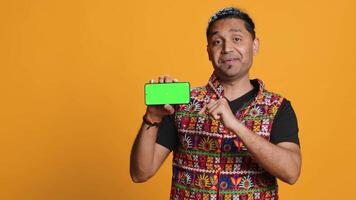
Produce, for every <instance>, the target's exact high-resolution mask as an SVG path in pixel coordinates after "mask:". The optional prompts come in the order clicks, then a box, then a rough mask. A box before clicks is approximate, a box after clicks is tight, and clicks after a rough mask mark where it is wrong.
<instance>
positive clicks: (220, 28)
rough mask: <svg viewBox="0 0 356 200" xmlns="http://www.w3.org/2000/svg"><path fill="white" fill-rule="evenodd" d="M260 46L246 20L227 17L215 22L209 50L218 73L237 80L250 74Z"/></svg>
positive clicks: (223, 76)
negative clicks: (246, 25) (245, 22)
mask: <svg viewBox="0 0 356 200" xmlns="http://www.w3.org/2000/svg"><path fill="white" fill-rule="evenodd" d="M258 47H259V42H258V39H255V40H253V39H252V36H251V34H250V33H249V32H248V31H247V30H246V28H245V25H244V21H242V20H240V19H236V18H227V19H221V20H218V21H216V22H215V23H214V24H213V26H212V28H211V35H210V36H209V38H208V46H207V50H208V54H209V60H210V61H211V62H212V64H213V66H214V69H215V73H216V75H217V76H218V77H219V78H220V79H223V80H236V79H237V78H240V77H243V76H245V75H247V74H248V71H249V69H250V67H251V65H252V61H253V56H254V55H255V54H256V53H257V51H258Z"/></svg>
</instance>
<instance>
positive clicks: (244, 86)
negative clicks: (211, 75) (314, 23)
mask: <svg viewBox="0 0 356 200" xmlns="http://www.w3.org/2000/svg"><path fill="white" fill-rule="evenodd" d="M219 81H220V83H221V84H222V86H223V87H224V95H225V97H226V98H227V99H228V100H230V101H232V100H234V99H237V98H239V97H241V96H242V95H244V94H246V93H247V92H249V91H251V90H252V89H253V85H252V84H251V83H250V79H249V76H248V75H246V76H243V77H241V78H238V79H235V80H229V81H227V80H219Z"/></svg>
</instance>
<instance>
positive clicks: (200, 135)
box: [170, 75, 283, 200]
mask: <svg viewBox="0 0 356 200" xmlns="http://www.w3.org/2000/svg"><path fill="white" fill-rule="evenodd" d="M258 83H259V91H258V94H257V96H256V97H255V98H254V99H253V100H252V101H251V102H247V103H246V104H245V105H244V106H243V108H241V109H240V110H238V111H237V113H235V115H236V117H237V119H239V121H240V122H241V123H243V124H244V125H245V126H246V127H248V128H249V129H250V130H252V131H253V132H254V133H256V134H258V135H260V136H261V137H263V138H265V139H266V140H269V138H270V132H271V127H272V123H273V119H274V117H275V114H276V112H277V110H278V109H279V107H280V105H281V102H282V100H283V97H281V96H279V95H277V94H274V93H271V92H269V91H267V90H266V89H265V88H264V85H263V82H262V81H260V80H258ZM223 96H224V91H223V87H222V85H221V84H220V83H219V81H218V80H217V78H216V76H215V75H212V76H211V77H210V79H209V82H208V84H207V85H206V86H205V87H200V88H195V89H192V90H191V100H190V103H189V104H187V105H179V106H177V108H176V112H175V124H176V128H177V130H178V140H179V142H178V144H177V148H176V150H175V151H174V153H173V175H172V189H171V195H170V199H174V200H183V199H195V200H198V199H203V200H215V199H217V200H225V199H229V200H230V199H233V200H243V199H246V200H250V199H278V193H277V191H278V186H277V181H276V178H275V177H274V176H272V175H271V174H269V173H268V172H267V171H265V170H264V169H263V168H261V167H260V166H259V165H258V164H257V163H256V162H255V161H254V160H253V159H252V157H251V156H250V155H249V152H248V150H247V148H246V147H245V145H244V144H243V143H242V142H241V140H240V139H239V137H237V136H236V135H235V134H234V133H232V132H230V131H229V130H228V129H226V128H225V127H224V125H223V124H222V122H220V121H219V120H215V119H214V118H212V116H209V115H208V114H207V113H204V114H198V112H199V111H200V110H201V109H202V107H203V105H204V104H206V103H207V102H209V101H210V99H218V98H222V97H223Z"/></svg>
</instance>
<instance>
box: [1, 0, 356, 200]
mask: <svg viewBox="0 0 356 200" xmlns="http://www.w3.org/2000/svg"><path fill="white" fill-rule="evenodd" d="M230 5H234V6H240V7H242V8H244V9H245V10H247V11H248V12H249V13H250V15H251V16H252V17H253V18H254V20H255V23H256V26H257V28H256V31H257V35H258V37H259V38H260V40H261V49H260V53H259V54H258V55H257V56H256V58H255V62H254V66H253V69H252V76H251V78H260V79H262V80H264V81H265V84H266V86H267V88H268V89H270V90H272V91H275V92H278V93H280V94H282V95H284V96H285V97H287V98H288V99H290V100H291V102H292V105H293V107H294V108H295V111H296V113H297V116H298V121H299V127H300V140H301V145H302V153H303V167H302V174H301V177H300V179H299V181H298V182H297V183H296V184H295V185H293V186H289V185H286V184H283V183H280V186H281V187H280V194H281V199H290V200H293V199H298V200H300V199H313V200H314V199H353V197H354V196H355V194H354V193H353V189H354V188H353V186H354V185H355V184H354V180H355V178H356V177H355V172H354V170H355V169H356V161H355V153H356V147H355V146H356V135H355V134H356V133H355V127H354V126H355V124H354V120H355V117H354V114H355V112H356V109H355V106H354V103H355V102H356V94H355V90H354V89H353V88H354V86H355V75H356V73H355V69H354V68H355V67H356V59H355V56H354V55H353V54H354V53H355V52H356V48H355V46H356V39H355V35H356V29H355V19H356V12H355V8H356V3H355V1H352V0H338V1H328V2H326V1H322V0H315V1H307V0H299V1H288V2H287V1H283V0H279V1H277V0H276V1H210V0H209V1H207V0H205V1H202V0H198V1H188V0H182V1H175V2H173V1H163V0H155V1H137V0H136V1H135V0H133V1H114V0H102V1H89V0H81V1H80V0H77V1H73V0H71V1H70V0H61V1H59V0H52V1H45V0H31V1H28V0H11V1H2V2H1V3H0V91H1V98H0V134H1V135H0V136H1V138H0V152H1V154H0V155H1V159H0V199H4V200H64V199H65V200H78V199H83V200H114V199H168V196H169V189H170V180H171V178H170V176H171V157H169V158H168V159H167V160H166V162H165V163H164V165H163V166H162V168H161V169H160V171H159V172H158V173H157V174H156V176H154V177H153V178H152V179H151V180H149V182H147V183H144V184H134V183H132V182H131V179H130V176H129V155H130V149H131V145H132V142H133V140H134V138H135V135H136V133H137V130H138V128H139V126H140V123H141V117H142V115H143V114H144V109H145V106H144V103H143V85H144V83H145V82H146V81H147V80H149V79H151V78H154V77H157V76H158V75H160V74H170V75H172V76H174V77H177V78H178V79H179V80H182V81H190V82H191V84H192V85H193V86H199V85H202V84H205V82H206V81H207V79H208V78H209V75H210V74H211V72H212V66H211V64H210V63H209V61H208V57H207V53H206V39H205V28H206V24H207V21H208V18H209V17H210V15H211V14H212V13H213V12H215V11H216V10H217V9H219V8H221V7H224V6H230Z"/></svg>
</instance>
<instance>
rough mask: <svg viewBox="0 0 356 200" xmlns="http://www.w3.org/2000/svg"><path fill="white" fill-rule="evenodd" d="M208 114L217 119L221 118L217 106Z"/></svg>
mask: <svg viewBox="0 0 356 200" xmlns="http://www.w3.org/2000/svg"><path fill="white" fill-rule="evenodd" d="M210 115H211V116H213V117H214V119H216V120H218V119H220V118H221V111H220V109H218V108H214V109H213V110H211V111H210Z"/></svg>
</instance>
